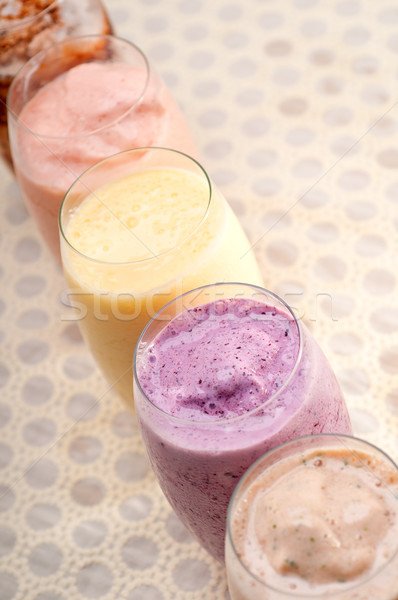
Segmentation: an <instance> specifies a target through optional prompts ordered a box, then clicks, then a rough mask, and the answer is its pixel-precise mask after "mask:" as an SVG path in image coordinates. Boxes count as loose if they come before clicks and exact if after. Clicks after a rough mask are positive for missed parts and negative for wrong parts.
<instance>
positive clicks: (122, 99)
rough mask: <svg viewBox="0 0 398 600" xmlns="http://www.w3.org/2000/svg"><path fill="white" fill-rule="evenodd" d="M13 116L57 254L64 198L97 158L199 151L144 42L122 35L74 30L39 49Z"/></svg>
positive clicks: (22, 163) (22, 80) (17, 158)
mask: <svg viewBox="0 0 398 600" xmlns="http://www.w3.org/2000/svg"><path fill="white" fill-rule="evenodd" d="M8 118H9V135H10V144H11V152H12V157H13V161H14V167H15V172H16V175H17V179H18V182H19V184H20V187H21V190H22V193H23V196H24V199H25V202H26V205H27V207H28V210H29V212H30V213H31V214H32V216H33V218H34V219H35V221H36V223H37V226H38V228H39V231H40V233H41V234H42V236H43V238H44V240H45V242H46V243H47V245H48V247H49V249H50V251H51V252H52V254H53V255H54V256H55V257H56V258H59V234H58V220H57V219H58V212H59V208H60V204H61V201H62V198H63V197H64V195H65V193H66V191H67V190H68V188H69V187H70V186H71V185H72V183H73V182H74V181H75V180H76V179H77V177H78V176H79V175H81V173H83V172H84V171H85V170H87V169H88V168H89V167H91V166H92V165H93V164H95V163H97V162H98V161H100V160H102V159H103V158H105V157H107V156H110V155H113V154H115V153H117V152H120V151H123V150H128V149H131V148H137V147H144V146H166V147H169V148H175V149H178V150H181V151H184V152H186V153H187V154H189V155H193V156H195V155H196V149H195V146H194V142H193V139H192V136H191V134H190V131H189V129H188V126H187V124H186V122H185V119H184V117H183V115H182V113H181V111H180V109H179V107H178V106H177V104H176V102H175V101H174V99H173V98H172V96H171V94H170V93H169V91H168V89H167V88H166V86H165V84H164V83H163V81H162V80H161V79H160V78H159V77H158V76H157V75H156V73H154V71H153V69H152V68H151V67H150V65H149V63H148V60H147V59H146V57H145V56H144V54H143V53H142V52H141V50H140V49H139V48H137V47H136V46H135V45H134V44H131V43H130V42H128V41H126V40H123V39H120V38H116V37H114V36H105V35H101V36H83V37H77V38H75V37H74V38H70V39H68V40H64V41H63V42H61V43H59V44H54V45H52V46H51V47H49V48H48V49H46V50H44V51H43V52H40V53H39V54H37V55H36V56H34V57H33V58H32V59H31V60H30V61H29V62H27V63H26V64H25V65H24V66H23V67H22V69H21V70H20V71H19V72H18V74H17V75H16V77H15V78H14V81H13V83H12V85H11V88H10V92H9V95H8Z"/></svg>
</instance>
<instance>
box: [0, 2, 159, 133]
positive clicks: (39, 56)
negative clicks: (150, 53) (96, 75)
mask: <svg viewBox="0 0 398 600" xmlns="http://www.w3.org/2000/svg"><path fill="white" fill-rule="evenodd" d="M55 1H56V2H58V1H59V0H55ZM93 39H104V40H110V41H111V43H115V42H116V43H117V44H122V45H126V46H130V48H131V49H133V50H135V51H136V52H137V53H138V54H139V55H140V56H141V58H142V60H143V63H144V70H145V73H146V77H145V82H144V85H143V88H142V90H141V93H140V94H139V96H138V97H137V99H136V100H135V101H134V102H133V104H132V105H131V106H130V107H129V108H128V109H127V110H126V111H124V112H123V113H122V114H121V115H119V116H118V117H116V118H115V119H113V121H110V122H109V123H105V124H104V125H102V126H101V127H97V128H96V129H92V130H90V131H84V132H81V133H74V134H69V135H48V134H42V133H39V132H37V131H34V130H33V129H31V128H30V127H28V126H27V125H25V124H24V122H23V121H21V119H20V114H19V115H17V114H16V113H15V112H14V110H13V109H12V107H11V106H10V104H11V96H12V94H13V93H14V88H15V87H16V85H17V83H18V80H19V79H20V78H21V77H23V76H24V72H25V70H26V71H27V72H29V69H30V67H31V65H33V64H34V63H37V64H38V65H39V64H40V63H41V61H42V60H43V58H44V56H45V55H46V54H47V53H48V52H51V51H52V50H53V49H54V48H57V47H61V46H64V45H67V44H71V43H78V42H84V41H90V40H93ZM87 62H98V61H96V60H93V61H83V62H81V63H78V64H77V65H74V66H73V67H71V68H74V67H77V66H79V65H81V64H85V63H87ZM99 62H101V63H103V64H106V62H105V61H99ZM122 64H127V65H128V63H122ZM69 70H70V69H67V70H66V71H64V72H63V73H60V74H59V75H57V76H56V77H55V78H54V79H52V80H51V81H49V82H48V83H46V84H45V86H46V85H49V84H50V83H52V81H55V79H57V77H60V76H62V75H63V74H64V73H67V72H68V71H69ZM151 75H152V69H151V65H150V63H149V60H148V58H147V57H146V55H145V54H144V52H143V51H142V50H141V48H139V47H138V46H137V45H136V44H134V43H133V42H130V40H127V39H126V38H122V37H119V36H116V35H113V34H107V33H93V34H88V35H78V36H71V37H67V38H65V39H63V40H61V41H58V42H55V43H53V44H51V45H50V46H47V47H46V48H44V49H43V50H40V51H39V52H37V53H36V54H34V55H33V56H32V57H31V58H30V59H29V60H28V61H26V62H25V63H24V64H23V65H22V66H21V67H20V68H19V69H18V71H17V72H16V73H15V75H14V77H13V80H12V82H11V85H10V87H9V89H8V92H7V99H6V106H7V113H8V115H9V116H10V118H12V119H13V120H14V121H15V124H16V126H18V127H19V128H20V129H22V130H23V131H25V132H27V133H30V134H31V135H33V136H35V137H36V138H38V139H41V140H74V139H78V138H85V137H87V138H88V137H90V136H92V135H97V134H99V133H102V132H103V131H106V130H107V129H110V128H111V127H114V126H115V125H116V124H117V123H119V122H120V121H122V120H123V119H125V118H126V117H127V115H129V114H130V113H131V112H133V111H134V110H135V109H136V108H137V106H138V105H139V104H140V103H141V101H142V99H143V97H144V96H145V93H146V91H147V89H148V86H149V81H150V78H151ZM45 86H43V88H44V87H45ZM43 88H40V90H41V89H43ZM40 90H39V91H38V92H36V94H37V93H40ZM36 94H35V96H36ZM35 96H33V98H34V97H35Z"/></svg>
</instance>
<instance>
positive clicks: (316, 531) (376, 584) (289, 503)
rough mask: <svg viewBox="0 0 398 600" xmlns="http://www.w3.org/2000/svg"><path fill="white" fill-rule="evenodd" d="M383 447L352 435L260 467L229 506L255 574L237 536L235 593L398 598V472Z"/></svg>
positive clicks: (253, 599) (240, 599)
mask: <svg viewBox="0 0 398 600" xmlns="http://www.w3.org/2000/svg"><path fill="white" fill-rule="evenodd" d="M338 439H339V440H344V438H338ZM336 440H337V438H336ZM313 446H314V444H313ZM375 450H376V452H372V447H371V446H369V447H368V448H366V447H355V448H354V449H352V448H351V442H350V441H349V438H346V441H343V443H338V441H336V442H335V443H333V441H332V442H331V444H330V445H328V446H323V447H318V448H315V447H312V448H307V449H305V450H302V451H301V452H297V453H292V454H291V455H289V456H285V457H283V458H282V459H281V460H279V461H277V462H274V463H273V464H271V465H268V466H267V467H266V468H264V470H263V471H262V472H258V474H257V476H256V477H254V478H253V479H252V480H251V481H250V484H249V485H248V486H247V488H246V489H245V490H244V492H243V493H242V495H240V497H239V500H238V501H237V502H236V503H235V505H234V507H233V509H231V514H230V518H231V520H230V537H231V539H232V542H233V546H234V548H235V552H236V555H237V556H238V557H239V560H240V562H241V563H242V564H243V565H244V566H245V567H246V568H247V569H248V570H249V571H250V572H251V574H252V579H250V578H249V577H247V571H246V578H245V577H243V578H242V577H239V571H237V570H236V569H235V568H234V567H233V565H234V564H235V562H236V558H235V557H234V556H233V555H234V552H233V550H232V547H231V544H229V546H228V550H227V565H229V567H230V568H229V575H228V576H229V585H230V593H231V598H232V600H257V599H261V600H263V599H273V598H278V599H279V598H285V597H286V598H287V597H289V598H294V597H300V598H303V597H305V598H311V597H316V598H324V597H326V595H328V596H327V597H329V594H331V598H339V599H340V598H341V599H343V598H344V600H345V599H347V600H348V599H354V598H355V599H358V600H359V599H361V600H373V599H376V598H377V600H385V599H387V600H392V599H396V598H398V470H397V468H396V466H395V465H394V464H393V463H392V462H390V461H389V460H388V459H387V457H386V456H385V455H383V454H382V453H381V452H378V451H377V449H375ZM394 562H395V570H394ZM384 568H386V572H385V575H386V581H383V583H381V581H382V580H381V579H380V580H379V581H378V580H377V577H378V576H379V574H380V573H383V569H384ZM389 570H390V576H388V575H389ZM373 578H374V579H373ZM259 582H263V583H264V584H265V585H261V584H259ZM254 590H256V592H254ZM284 594H286V595H284Z"/></svg>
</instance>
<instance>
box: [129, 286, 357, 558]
mask: <svg viewBox="0 0 398 600" xmlns="http://www.w3.org/2000/svg"><path fill="white" fill-rule="evenodd" d="M134 400H135V407H136V413H137V418H138V421H139V423H140V426H141V430H142V435H143V439H144V442H145V444H146V447H147V450H148V454H149V458H150V460H151V463H152V466H153V469H154V472H155V474H156V476H157V478H158V480H159V483H160V485H161V487H162V490H163V492H164V493H165V495H166V497H167V498H168V500H169V502H170V504H171V506H172V507H173V508H174V510H175V512H176V513H177V515H178V516H179V517H180V518H181V520H182V521H183V522H184V523H185V525H186V526H187V527H188V529H189V530H190V531H191V532H192V534H193V535H194V536H195V537H196V538H197V539H198V541H199V542H200V543H201V544H202V545H203V546H204V548H206V549H207V550H208V551H209V552H210V553H211V554H212V555H213V556H214V557H215V558H216V559H218V560H219V561H221V562H222V561H223V560H224V541H225V531H226V517H227V508H228V503H229V500H230V498H231V495H232V493H233V490H234V489H235V486H236V484H237V482H238V481H239V479H240V478H241V477H242V475H243V474H244V473H245V472H246V470H247V469H248V468H249V467H250V465H252V464H253V463H254V462H255V461H256V460H257V459H258V458H259V457H260V456H261V455H262V454H264V452H266V451H267V450H269V449H271V448H273V447H275V446H277V445H279V444H281V443H283V442H285V441H287V440H290V439H292V438H295V437H298V436H301V435H306V434H312V433H317V432H341V433H348V434H350V433H351V431H352V430H351V424H350V419H349V415H348V412H347V408H346V405H345V402H344V399H343V396H342V393H341V391H340V388H339V385H338V382H337V380H336V378H335V376H334V374H333V372H332V370H331V368H330V366H329V364H328V362H327V360H326V358H325V356H324V354H323V353H322V351H321V350H320V348H319V346H318V345H317V343H316V342H315V340H314V338H313V337H312V335H311V334H310V332H309V331H308V329H307V328H306V327H305V325H304V324H303V323H300V322H299V321H298V320H297V319H296V318H295V316H294V314H293V312H292V310H291V309H290V308H289V306H287V305H286V304H285V302H284V301H283V300H282V299H280V298H278V297H277V296H276V295H275V294H273V293H272V292H269V291H267V290H265V289H263V288H260V287H256V286H251V285H247V284H242V283H220V284H216V285H211V286H205V287H202V288H198V289H196V290H193V291H191V292H188V293H187V294H184V295H182V296H180V297H178V298H177V299H175V300H174V301H172V302H170V303H169V304H168V305H167V306H165V307H164V308H163V309H162V310H161V311H160V312H159V313H158V314H157V315H155V316H154V317H153V319H152V320H151V321H150V323H149V324H148V325H147V327H146V328H145V330H144V331H143V333H142V335H141V338H140V340H139V342H138V344H137V349H136V353H135V357H134Z"/></svg>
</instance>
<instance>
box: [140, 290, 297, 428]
mask: <svg viewBox="0 0 398 600" xmlns="http://www.w3.org/2000/svg"><path fill="white" fill-rule="evenodd" d="M221 286H240V287H242V288H249V289H253V290H258V291H259V292H261V294H262V295H267V296H271V297H272V298H274V299H275V300H277V301H278V302H279V303H280V304H282V305H283V306H284V307H285V308H286V309H287V312H288V315H290V316H291V317H292V318H293V322H294V323H295V325H296V327H297V333H298V340H299V349H298V353H297V356H296V360H295V363H294V365H293V367H292V369H291V371H290V373H289V376H288V378H287V379H286V380H285V381H284V383H283V385H282V386H281V387H280V388H278V390H277V391H276V392H275V393H274V394H272V395H271V396H270V397H269V398H267V400H265V402H263V403H262V404H260V405H259V406H257V407H256V408H253V409H252V410H250V411H248V412H246V413H244V414H242V415H236V416H234V417H229V418H226V419H215V420H213V421H197V420H192V419H186V418H181V417H178V416H175V415H171V414H170V413H168V412H166V411H165V410H163V409H161V408H159V407H158V406H156V404H154V403H153V402H152V400H151V399H150V398H148V396H147V395H146V393H145V392H144V390H143V389H142V386H141V384H140V381H139V378H138V373H137V356H138V351H139V347H140V345H141V342H142V339H143V337H144V335H145V334H146V333H147V331H148V330H149V329H150V328H151V327H152V324H153V323H155V322H156V319H157V317H158V315H160V314H161V313H162V312H163V311H165V310H166V309H167V308H168V307H169V306H171V305H172V304H174V303H177V302H178V301H180V300H182V299H183V298H184V297H186V296H188V295H190V294H195V293H198V292H199V291H202V290H206V289H208V288H216V287H221ZM220 299H222V298H220ZM184 312H185V311H184ZM179 314H181V313H179ZM176 316H178V315H176ZM174 318H175V317H174ZM302 354H303V335H302V328H301V324H300V321H299V319H297V317H296V315H295V314H294V312H293V309H292V308H291V307H290V306H289V305H288V304H287V302H285V300H283V298H281V297H280V296H278V295H277V294H275V293H274V292H271V291H270V290H268V289H267V288H264V287H261V286H259V285H254V284H251V283H242V282H239V281H224V282H219V283H209V284H207V285H202V286H199V287H197V288H194V289H193V290H188V291H187V292H184V293H183V294H180V295H179V296H177V297H176V298H173V300H170V301H169V302H167V304H165V305H164V306H163V307H162V308H161V309H160V310H158V311H157V312H156V314H155V315H154V316H153V317H152V318H151V319H150V321H149V322H148V323H147V324H146V326H145V327H144V329H143V330H142V332H141V335H140V337H139V338H138V341H137V344H136V347H135V349H134V356H133V378H134V381H135V383H136V385H137V387H138V390H139V392H140V393H141V394H142V396H143V398H145V401H146V402H147V403H148V404H149V405H150V407H151V409H153V410H155V411H156V412H157V413H158V414H160V415H161V416H162V417H166V418H167V419H169V420H171V421H172V422H174V423H179V424H186V425H190V426H196V425H199V426H200V427H206V428H217V427H220V426H224V425H229V424H231V423H238V422H241V421H244V420H246V419H249V418H251V417H252V416H253V415H254V414H255V413H256V412H258V411H259V410H262V409H263V408H264V407H265V406H267V404H269V403H270V402H272V401H273V400H274V399H275V398H277V397H278V396H279V395H280V394H281V393H282V392H284V391H285V389H286V388H287V387H288V385H289V384H290V382H291V381H292V379H293V377H294V376H295V374H296V372H297V370H298V368H299V365H300V362H301V358H302Z"/></svg>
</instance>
